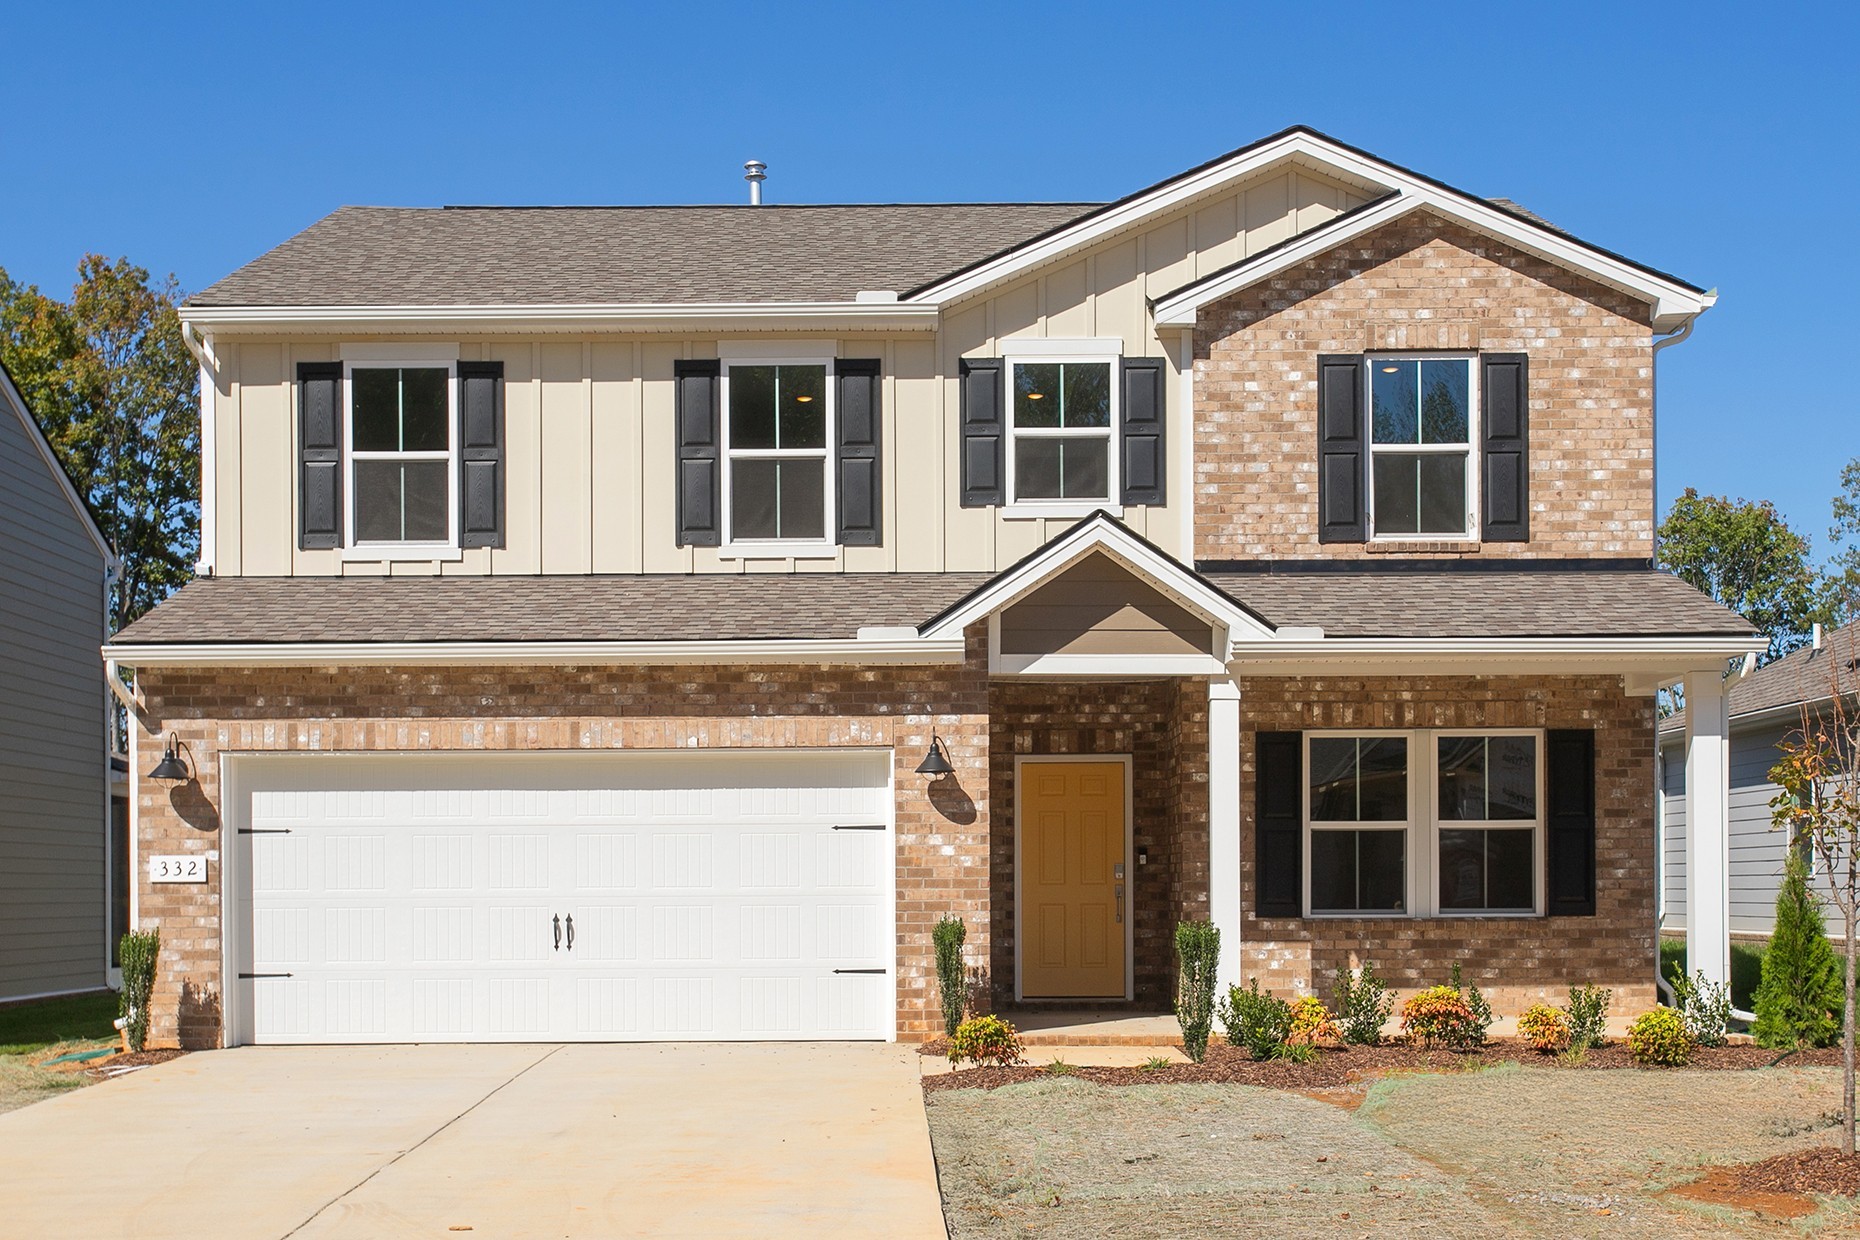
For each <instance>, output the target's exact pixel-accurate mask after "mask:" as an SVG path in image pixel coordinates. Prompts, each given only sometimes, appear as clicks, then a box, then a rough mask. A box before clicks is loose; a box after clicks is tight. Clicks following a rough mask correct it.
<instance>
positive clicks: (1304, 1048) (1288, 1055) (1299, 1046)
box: [1272, 1042, 1318, 1063]
mask: <svg viewBox="0 0 1860 1240" xmlns="http://www.w3.org/2000/svg"><path fill="white" fill-rule="evenodd" d="M1272 1057H1273V1058H1274V1059H1283V1060H1285V1061H1287V1062H1288V1063H1316V1062H1317V1057H1318V1048H1317V1047H1315V1046H1313V1045H1311V1043H1309V1042H1285V1043H1281V1044H1280V1046H1279V1049H1278V1050H1276V1051H1274V1052H1273V1053H1272Z"/></svg>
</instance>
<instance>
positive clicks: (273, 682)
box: [136, 626, 991, 1047]
mask: <svg viewBox="0 0 1860 1240" xmlns="http://www.w3.org/2000/svg"><path fill="white" fill-rule="evenodd" d="M985 640H986V639H985V635H984V629H983V628H982V627H981V626H978V627H977V628H975V629H973V630H971V632H970V634H969V655H970V657H969V659H968V662H967V663H966V664H965V665H964V666H962V667H900V668H879V669H869V668H834V667H824V668H822V667H743V668H695V667H658V668H638V667H521V668H482V669H480V668H461V667H437V668H419V669H374V668H352V669H341V668H277V669H272V668H264V669H237V668H235V669H201V670H181V669H157V668H148V669H145V670H144V671H143V672H142V673H141V675H140V676H139V677H138V686H139V688H140V689H141V690H142V692H143V694H144V697H145V699H146V701H147V704H148V710H147V713H146V715H145V716H144V717H143V719H142V720H141V721H140V724H139V726H140V728H141V731H140V739H139V746H140V748H139V755H138V762H139V765H140V766H141V767H142V768H143V769H144V770H146V769H147V768H148V767H150V766H152V765H153V763H154V760H155V756H156V755H158V754H159V753H160V752H161V738H162V737H163V736H165V735H166V734H167V733H168V731H170V730H173V731H175V732H178V733H179V734H180V737H181V740H182V741H183V742H185V743H186V745H187V746H188V751H189V757H190V758H191V760H192V762H193V764H194V769H195V771H196V775H197V778H196V780H195V781H193V782H190V783H186V784H181V785H178V786H169V785H161V784H155V783H153V782H152V781H150V780H148V779H146V778H139V779H138V781H137V787H136V797H137V812H138V825H137V831H138V835H139V848H140V849H141V852H142V854H143V855H147V854H148V853H152V852H165V853H195V852H199V853H204V852H207V851H210V850H215V849H219V848H220V847H221V840H220V829H219V828H220V789H219V767H220V763H219V759H220V756H221V755H222V754H228V753H261V752H262V753H283V752H304V753H310V752H319V751H349V752H390V751H407V752H425V751H435V750H471V751H482V752H522V751H542V750H555V751H575V750H586V751H590V752H593V751H610V750H618V749H630V750H640V749H679V750H690V749H705V748H759V747H764V746H769V747H784V748H787V747H800V748H806V747H817V746H871V747H885V746H890V747H893V748H894V750H895V768H896V770H895V774H896V780H897V790H898V791H897V836H898V974H899V976H898V1031H899V1037H900V1038H903V1039H906V1040H918V1039H921V1038H923V1037H925V1036H928V1035H929V1034H930V1033H932V1032H934V1031H937V1030H940V1028H941V1018H940V1015H939V1011H940V1009H939V1006H938V1001H937V994H936V972H935V965H934V957H933V954H932V949H931V945H930V930H931V927H932V926H933V925H934V924H935V922H936V919H937V918H938V917H939V916H941V915H942V914H943V913H945V912H952V911H953V912H958V913H961V914H962V915H964V916H965V917H966V918H967V919H968V921H969V945H968V946H969V955H970V959H971V960H972V961H974V962H977V963H979V962H981V961H985V960H987V959H989V943H988V934H989V920H988V917H987V915H986V914H987V910H988V907H989V831H990V821H991V818H990V813H989V800H988V798H989V779H988V770H989V764H988V749H989V743H990V738H989V730H988V722H987V719H986V717H985V713H986V711H987V709H988V701H987V679H986V674H985V672H984V671H983V670H982V669H984V668H985V667H986V645H985ZM933 726H934V728H935V729H936V731H937V733H938V734H940V735H941V736H942V738H943V740H944V741H945V743H946V744H947V745H948V747H949V753H950V759H951V761H952V762H953V763H954V764H955V766H956V771H957V774H956V776H955V783H956V784H958V785H960V788H959V789H957V788H955V787H951V788H948V789H946V790H945V791H942V792H939V793H938V794H936V796H935V798H934V802H933V799H932V797H931V795H929V794H928V793H927V792H926V791H925V788H924V778H923V777H922V776H921V775H917V774H916V773H915V772H914V770H913V768H914V767H915V766H916V765H917V763H918V762H919V761H920V760H921V759H922V757H923V754H924V751H925V749H926V748H927V747H928V745H929V743H930V733H931V729H932V727H933ZM139 774H140V773H139ZM944 782H945V783H946V784H947V783H949V782H950V781H944ZM208 874H209V878H208V882H207V883H206V884H205V885H204V886H191V885H190V886H181V885H171V884H164V885H161V886H153V885H150V884H149V883H148V882H147V880H146V877H145V876H140V875H139V876H138V877H137V883H138V899H139V917H140V924H141V926H142V927H143V928H148V927H151V926H158V927H160V929H161V932H162V954H161V961H160V965H159V968H158V972H157V979H156V993H155V998H154V1003H153V1008H154V1011H153V1025H152V1029H151V1034H150V1041H151V1044H152V1045H157V1046H171V1045H177V1044H178V1045H184V1046H189V1047H210V1046H215V1045H218V1043H219V1039H220V1023H221V1022H220V1015H221V999H220V996H221V993H222V979H221V976H220V960H221V944H220V909H219V898H220V867H219V866H218V865H217V864H214V865H210V866H209V867H208Z"/></svg>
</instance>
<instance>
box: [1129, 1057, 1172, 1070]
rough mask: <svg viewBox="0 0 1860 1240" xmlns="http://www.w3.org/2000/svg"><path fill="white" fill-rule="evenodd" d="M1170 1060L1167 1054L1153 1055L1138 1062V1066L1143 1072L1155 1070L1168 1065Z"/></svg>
mask: <svg viewBox="0 0 1860 1240" xmlns="http://www.w3.org/2000/svg"><path fill="white" fill-rule="evenodd" d="M1170 1062H1171V1061H1170V1059H1169V1057H1168V1056H1166V1055H1151V1056H1150V1057H1149V1058H1148V1059H1145V1060H1144V1061H1143V1062H1142V1063H1140V1064H1138V1065H1137V1068H1138V1070H1140V1071H1143V1072H1155V1071H1156V1070H1158V1069H1159V1068H1166V1067H1168V1066H1169V1064H1170Z"/></svg>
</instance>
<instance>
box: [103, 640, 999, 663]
mask: <svg viewBox="0 0 1860 1240" xmlns="http://www.w3.org/2000/svg"><path fill="white" fill-rule="evenodd" d="M963 654H964V648H963V641H962V637H961V635H960V634H958V635H957V636H956V637H954V638H951V639H947V640H937V639H925V638H921V637H912V638H902V639H900V638H888V637H887V638H868V639H859V638H854V639H851V640H828V641H799V640H797V641H689V642H679V641H664V642H276V643H265V642H212V643H206V642H203V643H200V644H198V645H154V644H149V645H109V646H105V647H104V657H105V658H107V659H114V660H116V661H117V662H119V663H121V664H123V665H125V666H128V667H200V666H207V667H213V666H225V667H325V666H342V667H348V666H360V667H383V666H392V665H394V664H397V663H405V664H409V665H416V666H427V667H432V666H444V665H447V664H502V665H519V664H569V665H574V664H606V663H678V664H709V663H726V664H727V663H845V664H850V665H853V666H862V665H865V664H897V663H938V664H953V663H961V662H962V660H963Z"/></svg>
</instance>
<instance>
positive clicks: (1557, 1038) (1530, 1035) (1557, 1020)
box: [1518, 1003, 1569, 1055]
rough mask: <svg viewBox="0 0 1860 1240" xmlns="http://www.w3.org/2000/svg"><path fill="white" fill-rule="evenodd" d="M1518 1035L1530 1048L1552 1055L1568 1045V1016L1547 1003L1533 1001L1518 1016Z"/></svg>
mask: <svg viewBox="0 0 1860 1240" xmlns="http://www.w3.org/2000/svg"><path fill="white" fill-rule="evenodd" d="M1518 1036H1519V1037H1521V1038H1523V1039H1524V1040H1525V1042H1527V1043H1528V1044H1529V1045H1530V1048H1531V1049H1532V1050H1534V1051H1540V1052H1542V1053H1543V1054H1546V1055H1554V1054H1555V1053H1557V1052H1558V1051H1561V1050H1566V1049H1567V1048H1568V1047H1569V1018H1568V1017H1567V1016H1565V1015H1563V1013H1561V1012H1559V1011H1557V1010H1556V1009H1555V1008H1553V1007H1551V1006H1550V1005H1549V1004H1548V1003H1533V1004H1531V1006H1530V1007H1528V1008H1526V1009H1524V1015H1522V1016H1520V1017H1518Z"/></svg>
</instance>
